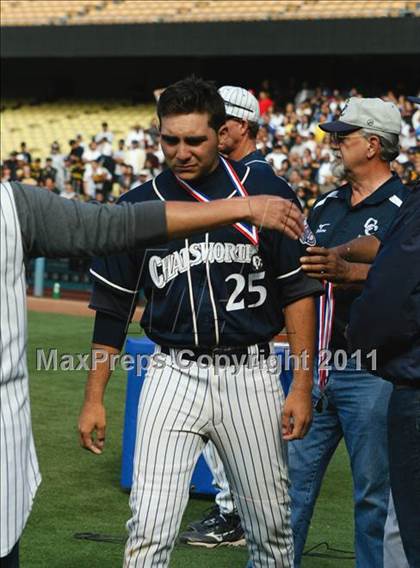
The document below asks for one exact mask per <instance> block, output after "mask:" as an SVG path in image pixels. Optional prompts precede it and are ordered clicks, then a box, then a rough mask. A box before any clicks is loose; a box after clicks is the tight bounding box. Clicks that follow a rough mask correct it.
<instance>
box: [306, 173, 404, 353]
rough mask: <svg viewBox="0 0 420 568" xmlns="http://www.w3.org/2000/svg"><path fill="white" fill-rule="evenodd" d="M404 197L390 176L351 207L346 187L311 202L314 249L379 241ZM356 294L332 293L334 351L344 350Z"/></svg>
mask: <svg viewBox="0 0 420 568" xmlns="http://www.w3.org/2000/svg"><path fill="white" fill-rule="evenodd" d="M408 194H409V190H408V189H407V188H406V187H405V186H404V185H403V184H402V183H401V180H400V179H399V177H398V176H396V175H395V174H394V175H393V176H392V177H391V178H390V179H389V180H388V181H386V182H385V183H384V184H383V185H381V186H380V187H379V188H378V189H377V190H376V191H374V192H373V193H372V194H371V195H369V197H367V198H366V199H364V200H363V201H361V202H360V203H358V204H357V205H355V206H354V207H353V206H352V204H351V186H350V184H346V185H344V186H342V187H340V188H338V189H335V190H334V191H331V192H329V193H327V194H324V195H322V196H321V197H320V198H318V200H317V201H316V202H315V205H314V207H313V209H312V210H311V212H310V215H309V219H308V222H309V225H310V227H311V229H312V231H313V232H314V234H315V237H316V240H317V245H318V246H322V247H327V248H331V247H335V246H338V245H341V244H343V243H346V242H348V241H351V240H352V239H355V238H357V237H360V236H364V235H374V236H375V237H377V238H378V239H379V240H382V239H383V238H384V236H385V234H386V233H387V231H388V228H389V227H390V225H391V223H392V221H393V219H394V217H395V216H396V214H397V213H398V211H399V208H400V206H401V205H402V203H403V201H404V200H405V199H406V197H407V195H408ZM360 294H361V289H360V288H354V287H353V288H344V287H336V288H335V289H334V298H335V309H334V320H333V330H332V337H331V342H330V345H331V347H332V348H334V349H346V348H347V340H346V338H345V335H344V332H345V328H346V327H347V324H348V322H349V316H350V308H351V306H352V304H353V302H354V300H355V299H356V298H357V297H358V296H359V295H360Z"/></svg>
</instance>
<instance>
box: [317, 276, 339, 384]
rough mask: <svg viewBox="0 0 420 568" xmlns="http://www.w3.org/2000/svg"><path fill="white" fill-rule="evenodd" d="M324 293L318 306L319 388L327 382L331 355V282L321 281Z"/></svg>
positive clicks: (332, 307) (332, 295)
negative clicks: (329, 349) (329, 350)
mask: <svg viewBox="0 0 420 568" xmlns="http://www.w3.org/2000/svg"><path fill="white" fill-rule="evenodd" d="M323 285H324V288H325V295H323V296H321V297H320V299H319V307H318V385H319V388H320V389H321V390H323V389H325V387H326V386H327V383H328V375H329V369H328V366H329V365H331V356H330V355H329V352H328V347H329V345H330V341H331V335H332V327H333V318H334V304H335V300H334V292H333V285H332V283H331V282H326V281H323Z"/></svg>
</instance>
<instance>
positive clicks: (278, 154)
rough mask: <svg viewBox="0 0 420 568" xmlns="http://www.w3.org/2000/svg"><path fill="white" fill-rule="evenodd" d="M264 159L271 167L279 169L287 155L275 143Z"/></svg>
mask: <svg viewBox="0 0 420 568" xmlns="http://www.w3.org/2000/svg"><path fill="white" fill-rule="evenodd" d="M265 159H266V160H267V162H268V163H269V164H271V165H272V166H273V168H274V169H275V170H276V171H277V170H280V169H281V165H282V163H283V160H286V159H287V155H286V154H284V152H283V150H282V147H281V146H279V145H277V146H274V148H273V151H272V152H270V153H269V154H267V155H266V157H265Z"/></svg>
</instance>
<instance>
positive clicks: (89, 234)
mask: <svg viewBox="0 0 420 568" xmlns="http://www.w3.org/2000/svg"><path fill="white" fill-rule="evenodd" d="M12 188H13V193H14V197H15V201H16V208H17V212H18V216H19V222H20V225H21V232H22V239H23V246H24V251H25V254H26V256H28V257H36V256H46V257H50V258H51V257H52V258H54V257H56V258H57V257H76V256H94V255H106V254H115V253H119V252H123V251H126V250H134V249H136V248H140V247H145V246H148V245H151V244H158V243H162V242H165V241H166V240H167V226H166V215H165V204H164V203H162V202H160V201H151V202H147V203H141V204H140V203H139V204H130V203H124V204H123V205H113V206H110V205H93V204H88V203H79V202H77V201H69V200H67V199H63V198H61V197H59V196H57V195H55V194H53V193H50V192H49V191H47V190H45V189H42V188H34V187H32V186H27V185H23V184H20V183H12Z"/></svg>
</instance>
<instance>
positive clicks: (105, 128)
mask: <svg viewBox="0 0 420 568" xmlns="http://www.w3.org/2000/svg"><path fill="white" fill-rule="evenodd" d="M104 138H105V140H107V141H108V142H109V143H110V144H112V142H113V140H114V135H113V134H112V132H111V131H110V130H109V128H108V123H107V122H103V123H102V131H101V132H99V133H98V134H97V135H96V136H95V141H96V142H101V141H102V140H103V139H104Z"/></svg>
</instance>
